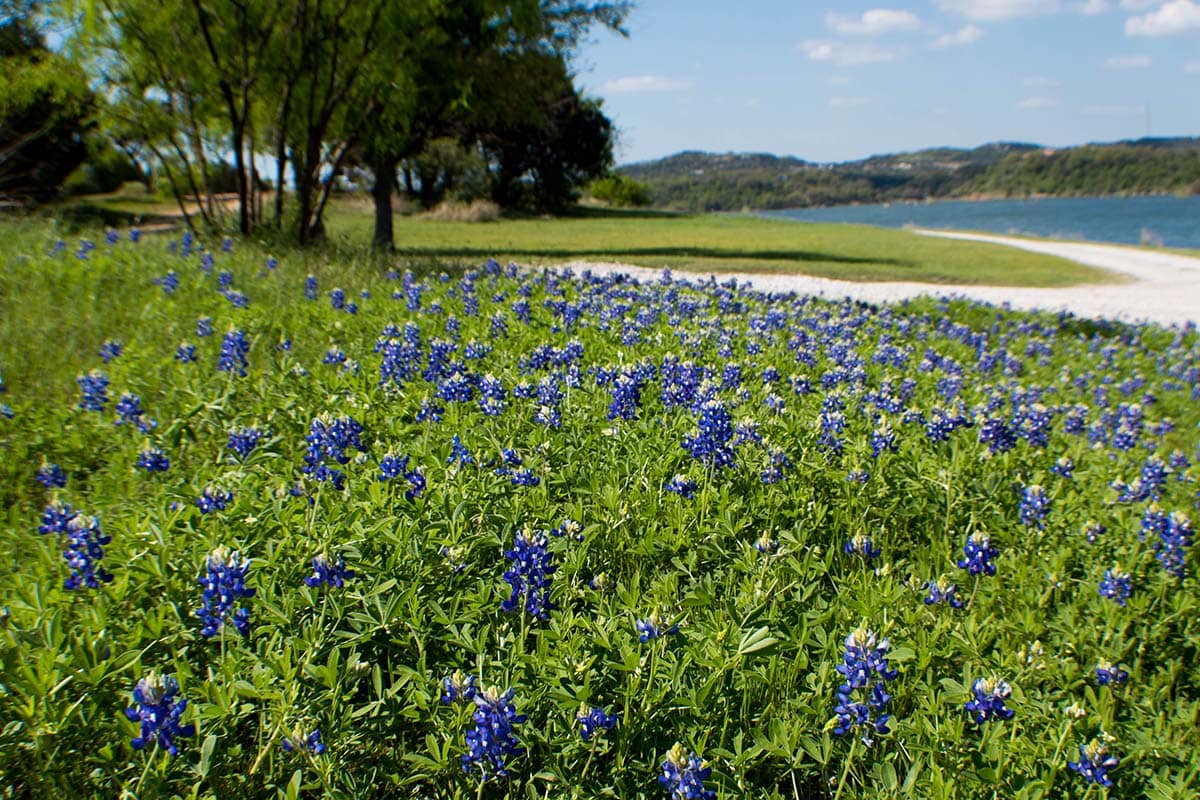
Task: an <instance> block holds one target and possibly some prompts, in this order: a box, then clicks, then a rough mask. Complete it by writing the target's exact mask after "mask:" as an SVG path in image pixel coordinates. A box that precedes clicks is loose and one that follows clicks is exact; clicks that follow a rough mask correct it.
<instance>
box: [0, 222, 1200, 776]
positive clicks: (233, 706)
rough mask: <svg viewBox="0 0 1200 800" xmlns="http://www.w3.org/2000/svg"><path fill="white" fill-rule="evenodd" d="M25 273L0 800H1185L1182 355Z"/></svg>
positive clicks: (1, 650)
mask: <svg viewBox="0 0 1200 800" xmlns="http://www.w3.org/2000/svg"><path fill="white" fill-rule="evenodd" d="M7 238H8V242H7V243H6V244H5V245H4V250H5V251H6V262H7V263H6V269H5V271H4V274H3V275H2V276H0V370H2V374H3V379H4V381H5V383H4V392H5V394H4V396H3V397H0V401H2V402H3V403H5V405H4V406H3V409H0V410H2V411H3V417H0V444H2V446H3V453H4V457H3V462H2V466H0V498H2V499H3V509H4V522H3V530H2V531H0V539H2V541H3V545H4V549H5V556H6V557H5V559H4V561H3V565H2V566H0V605H2V606H3V612H2V614H3V616H2V621H0V659H2V671H3V672H2V677H0V771H2V772H3V776H4V780H3V781H2V784H3V786H4V789H3V790H2V791H0V794H2V795H3V796H5V797H67V796H72V795H74V796H96V797H101V796H102V797H117V796H136V797H140V798H146V797H170V796H178V797H221V798H228V797H244V798H259V797H292V798H294V797H317V796H334V797H413V798H426V797H428V798H478V797H484V798H499V797H513V798H515V797H527V798H560V797H579V798H586V797H618V798H711V797H721V798H741V797H756V798H757V797H763V798H766V797H773V798H850V797H872V798H893V797H916V798H948V797H963V798H968V797H969V798H979V797H1001V798H1083V797H1150V798H1185V797H1196V796H1197V791H1198V789H1200V758H1198V756H1197V751H1198V750H1200V670H1198V669H1197V666H1196V665H1197V663H1200V652H1198V648H1200V603H1198V592H1197V579H1196V572H1197V564H1196V560H1195V556H1194V555H1193V553H1192V552H1191V543H1192V538H1193V528H1192V525H1193V523H1192V522H1191V518H1192V515H1194V514H1195V512H1196V505H1197V484H1196V480H1195V479H1196V477H1197V476H1198V474H1200V470H1198V469H1197V468H1196V467H1193V466H1192V460H1193V459H1195V458H1196V457H1197V455H1198V453H1197V444H1198V436H1197V424H1198V422H1200V410H1198V409H1200V404H1198V403H1197V400H1198V399H1200V340H1198V337H1197V335H1196V333H1195V331H1194V330H1191V329H1185V330H1168V329H1162V328H1158V327H1153V326H1143V327H1123V326H1108V325H1103V324H1098V323H1095V322H1090V321H1083V320H1078V319H1072V318H1069V317H1065V316H1062V317H1059V316H1051V315H1042V316H1030V315H1026V314H1020V313H1013V312H1009V311H1004V310H1001V309H997V308H994V307H988V306H982V305H976V304H967V303H965V302H960V301H955V302H948V301H940V302H939V301H933V300H930V301H922V302H916V303H911V304H908V305H904V306H899V307H890V308H876V307H869V306H866V305H861V304H854V303H849V302H843V303H831V302H825V301H820V300H816V299H813V298H809V297H799V296H766V295H761V294H755V293H753V292H751V291H749V290H748V289H746V288H745V287H740V286H737V285H735V284H733V283H730V282H718V281H716V280H709V281H706V282H704V283H689V282H687V281H682V280H677V279H673V278H672V277H671V276H670V275H669V274H664V275H663V276H662V278H661V279H660V280H655V281H650V282H637V281H634V280H631V279H622V278H617V277H598V276H592V275H587V274H583V275H579V274H576V275H572V274H567V273H554V272H543V271H521V270H518V269H516V268H511V267H506V266H502V265H499V264H496V263H488V264H477V265H468V266H466V267H459V268H453V269H451V268H449V267H446V268H445V270H444V271H439V270H437V269H426V270H417V271H416V274H414V272H413V271H407V270H406V269H405V266H404V265H402V264H400V265H396V267H395V269H394V270H392V271H390V272H387V274H386V275H385V274H384V268H380V267H379V266H378V265H374V264H371V263H367V262H365V261H364V262H362V263H351V262H345V263H326V262H322V261H320V260H312V261H308V262H306V261H305V260H303V258H302V257H301V256H298V255H297V256H293V257H280V258H279V259H278V260H277V259H276V258H273V257H270V255H269V254H268V253H267V252H266V251H264V250H263V249H261V248H260V247H258V246H256V245H252V244H249V243H247V244H242V243H236V244H235V243H232V242H228V241H226V242H221V241H220V240H217V241H213V242H205V243H204V244H203V245H202V244H201V243H200V242H199V241H197V240H194V239H193V238H192V237H190V236H185V237H183V238H178V237H177V238H176V239H174V240H170V241H168V240H167V239H166V238H162V237H157V238H156V237H149V236H146V237H138V236H137V234H136V233H135V232H128V231H127V232H122V233H120V234H117V233H115V232H114V233H112V234H110V236H109V237H108V240H107V241H106V240H105V238H103V237H97V241H96V242H95V243H89V242H86V241H79V240H73V241H70V242H67V243H63V242H61V241H60V242H56V241H55V240H54V238H53V236H52V235H51V234H49V233H47V231H45V230H44V229H42V230H30V229H24V230H17V231H14V232H12V233H11V235H10V236H9V237H7ZM139 239H140V240H139Z"/></svg>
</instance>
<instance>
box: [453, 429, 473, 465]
mask: <svg viewBox="0 0 1200 800" xmlns="http://www.w3.org/2000/svg"><path fill="white" fill-rule="evenodd" d="M456 463H457V464H460V465H463V466H465V465H467V464H474V463H475V457H474V456H472V455H471V451H470V450H468V449H467V446H466V445H465V444H463V443H462V439H460V438H459V436H458V434H457V433H456V434H454V439H453V440H452V441H451V442H450V457H449V458H447V459H446V465H447V466H449V465H451V464H456Z"/></svg>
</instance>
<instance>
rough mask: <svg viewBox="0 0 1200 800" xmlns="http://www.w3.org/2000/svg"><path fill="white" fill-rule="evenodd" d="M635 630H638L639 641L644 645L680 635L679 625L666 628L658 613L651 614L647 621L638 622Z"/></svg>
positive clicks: (635, 624) (640, 620)
mask: <svg viewBox="0 0 1200 800" xmlns="http://www.w3.org/2000/svg"><path fill="white" fill-rule="evenodd" d="M634 628H635V629H636V630H637V634H638V641H639V642H641V643H642V644H645V643H646V642H649V641H651V640H652V639H658V638H659V637H662V636H668V635H669V636H674V635H675V634H677V633H679V625H678V624H675V625H670V626H664V624H663V621H662V619H660V618H659V616H658V612H657V611H654V612H651V614H650V616H648V617H646V618H645V619H639V620H637V621H636V622H635V623H634Z"/></svg>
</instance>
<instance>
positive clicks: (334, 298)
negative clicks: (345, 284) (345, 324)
mask: <svg viewBox="0 0 1200 800" xmlns="http://www.w3.org/2000/svg"><path fill="white" fill-rule="evenodd" d="M329 302H330V304H331V305H332V306H333V310H334V311H341V310H343V309H344V308H345V307H346V293H345V292H344V291H342V290H341V289H340V288H338V289H334V290H333V291H332V292H330V293H329Z"/></svg>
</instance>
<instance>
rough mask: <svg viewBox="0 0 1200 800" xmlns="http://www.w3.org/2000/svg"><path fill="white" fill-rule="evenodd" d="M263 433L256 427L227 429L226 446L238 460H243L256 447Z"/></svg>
mask: <svg viewBox="0 0 1200 800" xmlns="http://www.w3.org/2000/svg"><path fill="white" fill-rule="evenodd" d="M264 435H265V434H264V433H263V431H261V430H259V429H258V428H253V427H251V428H247V427H245V426H242V427H240V428H233V429H231V430H230V431H229V441H228V442H227V443H226V445H225V446H226V447H227V448H228V449H230V450H232V451H233V453H234V455H236V456H237V457H238V460H239V461H245V460H246V458H247V457H248V456H249V455H250V453H252V452H254V448H256V447H258V445H259V443H260V442H261V441H262V439H263V436H264Z"/></svg>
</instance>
